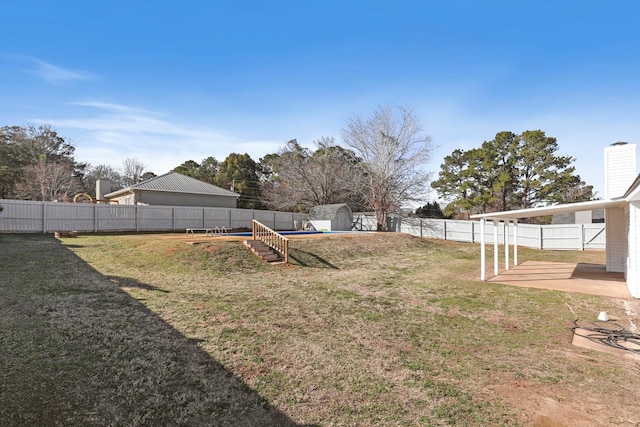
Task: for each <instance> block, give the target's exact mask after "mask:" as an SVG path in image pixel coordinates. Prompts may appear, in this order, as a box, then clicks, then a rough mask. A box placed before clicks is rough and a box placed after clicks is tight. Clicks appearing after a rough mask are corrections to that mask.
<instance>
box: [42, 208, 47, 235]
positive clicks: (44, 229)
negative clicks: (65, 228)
mask: <svg viewBox="0 0 640 427" xmlns="http://www.w3.org/2000/svg"><path fill="white" fill-rule="evenodd" d="M46 232H47V202H42V233H43V234H44V233H46Z"/></svg>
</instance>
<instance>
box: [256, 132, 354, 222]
mask: <svg viewBox="0 0 640 427" xmlns="http://www.w3.org/2000/svg"><path fill="white" fill-rule="evenodd" d="M315 144H316V146H317V149H316V151H314V152H311V151H310V150H309V149H307V148H303V147H301V146H300V145H299V144H298V142H297V141H296V140H291V141H289V142H288V143H287V145H286V146H285V148H283V149H282V150H280V151H279V152H278V153H277V154H275V155H269V156H268V159H266V160H267V161H265V159H261V164H262V168H263V170H264V169H266V168H268V169H269V171H268V173H269V179H267V180H266V181H265V182H264V183H263V186H262V196H263V199H264V203H265V205H266V206H267V207H269V208H271V209H278V210H291V211H307V210H308V209H309V208H311V207H313V206H316V205H325V204H332V203H347V204H348V205H349V206H350V207H351V208H352V209H358V208H360V207H361V206H362V202H361V200H360V199H359V198H358V194H359V187H360V181H361V180H362V177H361V176H360V173H361V170H360V169H359V168H358V167H357V166H355V165H356V164H357V162H358V159H357V158H356V157H355V155H354V154H353V152H351V151H350V150H346V149H344V148H343V147H340V146H338V145H336V144H335V140H334V138H331V137H321V138H320V139H319V140H317V141H315Z"/></svg>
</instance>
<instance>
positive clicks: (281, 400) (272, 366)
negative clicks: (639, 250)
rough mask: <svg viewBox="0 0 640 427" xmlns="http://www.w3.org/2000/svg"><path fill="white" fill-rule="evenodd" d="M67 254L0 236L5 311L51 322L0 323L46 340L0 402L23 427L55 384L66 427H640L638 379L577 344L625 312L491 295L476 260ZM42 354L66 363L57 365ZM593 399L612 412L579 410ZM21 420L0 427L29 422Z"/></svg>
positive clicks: (117, 249) (129, 239)
mask: <svg viewBox="0 0 640 427" xmlns="http://www.w3.org/2000/svg"><path fill="white" fill-rule="evenodd" d="M64 242H65V244H66V245H67V246H66V248H68V249H65V247H64V246H62V245H59V244H58V243H57V242H56V241H55V240H53V239H50V238H45V237H42V236H0V245H2V249H3V252H0V253H2V254H6V253H7V252H6V251H4V248H5V247H6V248H9V247H11V248H14V247H15V248H22V249H19V250H17V251H18V252H20V253H18V254H15V255H14V254H12V255H10V256H7V255H0V256H1V257H2V258H0V260H2V262H3V263H6V265H8V266H10V268H9V269H5V268H4V266H5V264H3V270H2V273H0V275H2V276H0V279H2V280H9V282H8V283H11V284H12V286H8V287H7V286H3V287H2V292H3V295H6V296H7V297H9V298H13V300H14V301H16V304H17V305H18V306H20V307H21V310H26V311H29V310H36V311H38V310H40V311H38V313H39V315H40V316H41V317H36V318H33V317H32V316H31V317H30V316H29V315H26V314H22V315H20V316H5V315H4V313H5V311H3V316H2V321H3V322H4V324H3V325H2V326H3V329H2V330H3V332H2V339H3V343H8V344H10V345H12V346H14V347H20V346H22V345H25V343H27V342H38V341H39V339H41V338H43V337H49V339H48V340H45V341H44V342H45V344H43V345H42V346H41V347H37V348H35V347H33V346H32V347H30V348H29V349H26V350H25V351H23V352H21V353H20V354H19V356H20V357H18V355H17V356H16V357H15V358H13V356H12V358H10V362H9V366H8V367H9V369H8V370H7V369H3V370H4V371H5V372H9V373H8V374H6V375H8V376H9V377H10V378H13V379H17V378H19V376H20V375H27V378H32V379H33V380H34V381H33V382H30V384H31V385H29V386H18V385H17V381H14V382H13V383H11V384H12V385H10V386H3V388H2V389H1V391H2V395H1V396H0V397H1V398H3V399H4V398H6V397H7V396H14V397H10V401H11V402H13V403H12V405H13V406H12V408H14V410H17V408H20V411H22V413H23V414H24V416H23V418H25V417H27V416H30V417H36V416H37V415H38V414H37V412H38V411H39V409H34V408H45V407H53V406H51V405H48V403H47V402H43V401H40V402H39V404H37V405H35V406H30V405H29V404H28V402H29V399H30V397H29V396H31V395H35V396H45V395H50V394H47V393H45V391H44V390H39V389H38V388H37V387H35V385H33V384H35V383H36V381H35V380H36V379H40V380H42V379H46V384H49V385H50V386H51V387H58V388H59V392H58V393H56V394H55V395H56V396H58V399H59V400H60V402H57V404H56V406H55V407H56V408H62V409H59V410H58V413H56V414H53V415H52V416H53V417H54V419H59V420H62V421H71V422H69V423H66V424H74V423H75V424H78V425H79V424H80V422H81V421H89V422H96V423H98V424H100V420H102V421H104V420H109V419H116V420H121V421H123V422H122V424H124V423H130V424H138V425H151V424H152V423H156V424H158V423H159V424H167V423H166V422H165V421H167V420H172V421H174V422H169V423H168V424H180V423H183V424H185V425H224V423H225V422H226V423H227V424H229V425H239V424H243V423H244V424H245V425H251V423H252V422H255V420H256V418H255V417H258V418H260V417H264V420H265V421H264V422H262V421H261V422H259V423H257V424H254V425H264V424H269V423H271V424H274V425H278V424H281V423H283V424H286V423H289V424H292V423H293V422H295V423H300V424H312V425H465V426H467V425H519V424H525V425H526V424H532V423H535V422H543V421H544V422H547V421H549V420H552V421H553V420H555V421H557V422H559V423H565V424H566V421H567V420H569V419H571V418H567V417H569V416H571V417H574V418H575V417H576V416H577V415H576V411H578V412H580V411H582V412H580V413H584V414H586V415H585V416H584V420H582V418H576V419H578V420H580V421H584V422H583V423H582V425H603V424H614V423H618V424H619V425H634V424H629V423H638V422H640V417H639V416H638V415H637V411H635V409H634V406H635V405H636V402H637V401H640V391H639V390H638V389H637V387H635V385H634V384H637V382H638V379H640V371H639V370H638V367H637V366H636V365H634V364H633V363H631V362H629V361H628V360H621V359H620V358H616V357H615V356H612V355H608V354H600V353H598V354H596V353H595V352H592V351H589V350H585V349H580V348H575V347H573V346H571V344H570V340H571V332H570V330H569V327H570V326H571V321H572V320H573V314H572V313H571V311H570V310H569V309H568V308H567V305H569V306H570V307H571V308H572V309H573V310H574V311H575V312H576V313H578V315H579V316H580V317H581V319H585V320H588V319H591V318H593V317H594V316H595V315H597V313H598V311H599V310H601V309H606V310H607V311H608V312H610V313H612V314H614V315H615V314H616V313H620V314H622V313H623V307H622V303H621V301H619V300H616V299H610V298H604V297H592V296H588V295H579V294H566V293H559V292H552V291H543V290H533V289H522V288H515V287H509V286H503V285H499V284H491V283H480V282H477V281H476V280H474V279H472V277H474V276H473V274H472V273H474V272H475V273H477V268H478V260H477V257H478V246H477V245H471V244H459V243H452V242H440V241H430V240H426V239H420V238H416V237H412V236H407V235H399V234H372V235H367V236H362V237H359V238H344V237H341V238H334V237H329V238H327V239H310V240H292V241H291V245H292V248H291V249H292V251H291V252H292V258H291V259H292V265H291V266H288V267H274V266H270V265H267V264H265V263H262V262H261V261H259V260H258V259H257V257H255V256H253V255H251V254H250V253H249V252H248V251H247V250H246V249H245V248H243V247H242V246H241V244H240V243H236V242H220V243H215V244H213V245H209V246H205V245H201V246H189V245H185V244H182V243H179V242H174V241H170V240H162V239H158V238H157V237H156V236H80V237H79V238H76V239H69V240H65V241H64ZM39 247H42V249H38V248H39ZM45 252H46V253H47V254H45V256H43V254H44V253H45ZM598 256H600V257H601V256H602V255H601V254H599V255H598V254H595V255H594V254H593V253H585V252H560V253H558V252H554V253H550V252H539V251H527V250H524V251H522V252H521V257H522V258H523V259H545V258H549V257H551V258H552V259H556V260H567V261H571V260H578V259H580V260H581V261H583V262H593V260H594V259H595V258H597V257H598ZM52 257H53V258H52ZM41 265H44V266H48V267H47V268H42V267H40V266H41ZM56 266H59V267H56ZM9 271H10V272H9ZM45 272H46V273H45ZM18 276H19V277H20V279H17V277H18ZM45 277H51V278H52V280H54V281H53V282H52V284H51V285H46V286H45V285H42V282H43V280H44V278H45ZM23 282H24V283H28V285H25V287H24V289H22V290H21V287H22V285H19V283H23ZM3 283H5V282H3ZM123 291H124V292H123ZM21 292H23V293H24V296H21V295H22V294H21ZM37 295H41V297H38V296H37ZM56 295H57V296H58V298H53V297H54V296H56ZM38 307H40V308H38ZM43 307H44V308H43ZM620 317H622V316H620ZM51 337H53V338H51ZM67 346H72V348H73V350H72V351H68V350H65V348H67ZM26 354H32V355H34V356H32V359H29V360H30V362H29V363H27V364H25V367H24V368H21V367H20V366H21V365H20V364H19V363H18V361H19V360H21V357H25V355H26ZM79 354H82V357H80V356H79ZM47 355H54V356H55V357H56V358H58V359H59V358H60V357H66V359H65V360H64V363H62V362H61V363H54V366H52V367H51V368H48V367H47V366H46V364H44V363H43V362H42V361H43V360H44V359H47ZM58 359H55V360H58ZM5 363H6V362H5ZM5 367H6V366H4V367H3V368H5ZM60 369H62V372H63V373H64V374H57V373H56V372H59V371H58V370H60ZM67 371H70V373H69V374H67V373H66V372H67ZM69 375H70V377H69ZM103 383H104V384H103ZM227 388H228V390H227ZM81 390H82V391H83V392H81ZM87 390H90V392H87ZM527 396H529V398H527ZM597 401H602V402H607V405H608V406H607V407H604V408H603V407H598V410H597V411H594V412H593V413H589V408H583V407H584V402H597ZM554 402H555V404H552V403H554ZM65 405H66V406H65ZM581 408H582V409H581ZM42 411H44V409H42ZM11 413H14V412H11V411H9V412H8V411H5V412H0V414H1V415H2V418H0V421H3V420H9V421H11V420H12V419H19V418H15V416H14V418H10V417H11V416H12V415H11ZM44 415H45V414H40V419H43V418H44ZM49 415H51V414H47V416H49ZM563 417H564V418H563ZM25 419H26V418H25ZM63 424H64V422H63ZM567 425H568V424H567Z"/></svg>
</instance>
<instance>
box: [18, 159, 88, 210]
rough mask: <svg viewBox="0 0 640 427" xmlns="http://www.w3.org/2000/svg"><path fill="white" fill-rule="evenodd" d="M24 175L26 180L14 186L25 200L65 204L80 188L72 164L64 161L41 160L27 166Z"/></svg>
mask: <svg viewBox="0 0 640 427" xmlns="http://www.w3.org/2000/svg"><path fill="white" fill-rule="evenodd" d="M24 175H25V178H26V179H25V180H23V181H21V182H20V183H18V184H17V185H16V192H17V194H18V195H19V196H20V197H21V198H25V199H28V198H35V199H36V200H44V201H60V202H66V201H69V200H70V198H71V195H72V194H73V193H75V192H77V191H79V190H80V189H81V188H82V187H81V185H80V180H79V179H78V178H77V177H76V176H75V175H74V168H73V163H71V162H69V161H65V160H60V161H57V162H51V161H47V160H46V159H44V158H41V159H39V160H38V161H37V162H36V163H35V164H33V165H29V166H27V167H26V168H25V171H24Z"/></svg>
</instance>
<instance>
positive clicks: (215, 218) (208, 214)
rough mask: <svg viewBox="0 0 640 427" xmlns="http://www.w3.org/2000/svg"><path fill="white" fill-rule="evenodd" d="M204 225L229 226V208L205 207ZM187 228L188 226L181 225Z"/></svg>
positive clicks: (212, 226)
mask: <svg viewBox="0 0 640 427" xmlns="http://www.w3.org/2000/svg"><path fill="white" fill-rule="evenodd" d="M204 226H205V227H207V228H215V227H225V228H231V209H227V208H205V209H204ZM181 228H188V227H181Z"/></svg>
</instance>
